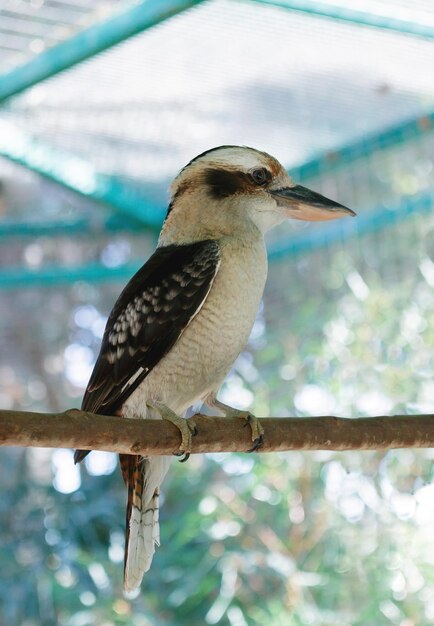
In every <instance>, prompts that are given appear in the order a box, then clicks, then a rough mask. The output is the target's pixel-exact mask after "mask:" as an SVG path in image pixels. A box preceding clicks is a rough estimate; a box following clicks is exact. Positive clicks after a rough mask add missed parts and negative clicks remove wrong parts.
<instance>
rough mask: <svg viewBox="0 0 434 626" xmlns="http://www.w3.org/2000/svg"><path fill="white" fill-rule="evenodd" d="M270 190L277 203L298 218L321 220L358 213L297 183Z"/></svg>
mask: <svg viewBox="0 0 434 626" xmlns="http://www.w3.org/2000/svg"><path fill="white" fill-rule="evenodd" d="M269 192H270V193H271V195H272V196H273V197H274V198H275V200H276V202H277V205H278V206H280V207H282V208H283V209H285V212H286V213H287V215H288V217H292V218H293V219H296V220H306V221H308V222H317V221H320V220H334V219H336V218H338V217H343V216H344V215H351V216H352V217H354V216H355V215H356V214H355V213H354V211H352V210H351V209H349V208H348V207H346V206H343V205H342V204H338V203H337V202H334V201H333V200H329V199H328V198H325V197H324V196H322V195H321V194H320V193H316V191H311V190H310V189H308V188H307V187H302V186H301V185H295V187H284V188H283V189H270V190H269Z"/></svg>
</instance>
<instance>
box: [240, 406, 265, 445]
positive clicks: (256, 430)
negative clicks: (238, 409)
mask: <svg viewBox="0 0 434 626" xmlns="http://www.w3.org/2000/svg"><path fill="white" fill-rule="evenodd" d="M240 417H243V418H244V419H245V420H246V423H245V424H244V426H250V429H251V431H252V442H253V445H252V447H251V448H249V449H248V450H247V452H256V450H259V448H261V447H262V446H263V445H264V429H263V427H262V424H261V422H260V421H259V420H258V418H257V417H255V416H254V415H252V414H251V413H245V414H244V415H240Z"/></svg>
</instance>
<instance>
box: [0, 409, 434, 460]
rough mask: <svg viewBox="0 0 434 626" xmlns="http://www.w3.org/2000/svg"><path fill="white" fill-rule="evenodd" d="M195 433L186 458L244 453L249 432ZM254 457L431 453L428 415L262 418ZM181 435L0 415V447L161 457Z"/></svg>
mask: <svg viewBox="0 0 434 626" xmlns="http://www.w3.org/2000/svg"><path fill="white" fill-rule="evenodd" d="M194 420H195V422H196V425H197V428H198V434H197V435H196V436H195V437H194V438H193V446H192V453H201V452H246V451H247V450H248V449H249V448H250V447H251V439H250V428H249V427H248V426H247V428H246V427H245V422H244V421H243V420H241V419H238V418H235V419H228V418H221V417H207V416H204V415H196V416H194ZM261 423H262V426H263V427H264V430H265V437H264V445H263V447H262V448H261V449H260V451H261V452H275V451H285V450H375V449H379V448H431V447H434V415H394V416H391V417H369V418H367V417H363V418H357V419H347V418H342V417H331V416H327V417H309V418H299V417H286V418H273V417H267V418H263V419H261ZM180 441H181V439H180V433H179V431H178V429H177V428H176V427H175V426H173V424H171V423H169V422H167V421H161V420H138V419H124V418H120V417H109V416H106V415H105V416H103V415H94V414H92V413H87V412H85V411H79V410H77V409H70V410H69V411H65V412H64V413H51V414H43V413H27V412H24V411H0V445H2V446H36V447H49V448H80V449H83V450H108V451H111V452H123V453H130V454H143V455H160V454H172V453H173V452H177V451H178V448H179V445H180Z"/></svg>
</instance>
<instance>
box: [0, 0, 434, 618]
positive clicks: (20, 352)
mask: <svg viewBox="0 0 434 626" xmlns="http://www.w3.org/2000/svg"><path fill="white" fill-rule="evenodd" d="M433 38H434V7H433V5H432V3H431V2H430V1H429V0H382V1H381V2H373V1H371V0H353V1H352V2H351V5H350V6H349V4H348V2H345V1H344V0H333V1H332V0H330V1H328V0H316V1H315V0H268V1H267V0H263V1H253V0H251V1H247V0H246V1H239V0H208V1H205V2H199V1H193V0H191V1H188V0H148V1H142V2H140V1H136V2H133V1H129V0H117V1H115V0H112V1H110V0H98V1H97V0H1V2H0V329H1V342H0V407H1V408H4V409H24V410H33V411H48V412H49V411H59V410H62V409H66V408H68V407H78V406H79V405H80V402H81V396H82V394H83V391H84V387H85V385H86V383H87V380H88V378H89V375H90V372H91V370H92V366H93V363H94V361H95V358H96V355H97V353H98V350H99V344H100V340H101V337H102V333H103V329H104V325H105V321H106V318H107V315H108V313H109V311H110V309H111V306H112V305H113V302H114V300H115V299H116V297H117V295H118V293H119V291H120V290H121V288H122V286H123V285H124V284H125V282H126V281H127V280H128V278H129V277H130V276H131V275H132V274H133V273H134V271H135V270H136V269H137V268H138V267H139V266H140V265H141V264H142V263H143V262H144V261H145V260H146V258H147V257H148V256H149V255H150V254H151V252H152V250H153V247H154V246H155V242H156V237H157V234H158V229H159V226H160V224H161V222H162V220H163V218H164V214H165V210H166V206H167V188H168V185H169V182H170V180H171V178H172V177H173V176H174V175H175V174H176V173H177V171H178V170H179V169H180V168H181V167H182V166H183V165H184V164H185V163H186V162H187V161H188V160H189V159H191V158H192V157H193V156H195V155H196V154H197V153H199V152H202V151H203V150H206V149H208V148H211V147H213V146H216V145H219V144H227V143H229V144H245V145H251V146H254V147H257V148H259V149H263V150H266V151H268V152H270V153H271V154H273V155H275V156H276V157H277V158H278V159H279V160H280V161H281V162H282V163H284V164H285V166H287V167H288V170H289V171H290V173H291V174H292V175H293V176H294V179H295V180H296V181H297V182H299V183H302V184H306V185H308V186H310V187H312V188H313V189H316V190H317V191H319V192H321V193H323V194H325V195H327V196H330V197H332V198H335V199H336V200H338V201H339V202H341V203H343V204H346V205H348V206H350V207H352V208H353V209H354V210H356V211H357V213H358V218H357V219H355V220H342V221H339V222H336V223H330V224H311V225H304V224H300V223H296V224H295V223H291V224H286V225H284V226H282V227H280V228H279V229H276V230H275V231H274V232H273V233H271V235H270V237H269V242H268V243H269V251H270V272H269V280H268V285H267V289H266V293H265V296H264V300H263V305H262V307H261V310H260V313H259V316H258V319H257V321H256V324H255V327H254V330H253V333H252V336H251V338H250V341H249V344H248V346H247V348H246V350H245V352H243V354H242V355H241V356H240V358H239V359H238V361H237V362H236V364H235V366H234V368H233V370H232V372H231V374H230V376H229V377H228V380H227V382H226V384H225V385H224V388H223V390H222V394H221V397H222V399H223V400H224V401H226V402H227V403H230V404H233V405H234V406H237V407H240V408H246V409H247V408H248V409H250V410H252V411H253V412H255V413H256V414H257V415H259V416H267V415H273V416H289V415H306V416H309V415H324V414H330V413H332V414H336V415H342V416H348V417H357V416H360V415H379V414H393V413H405V412H406V413H417V412H431V411H432V407H433V403H434V380H433V378H434V376H433V375H434V359H433V354H434V242H433V231H434V218H433V211H432V208H433V201H434V182H433V175H434V174H433V160H434V81H433V76H434V43H433ZM433 457H434V453H433V451H432V450H419V451H416V450H402V451H389V452H385V451H383V452H375V453H374V452H369V453H367V452H363V453H362V452H351V453H334V452H325V451H318V452H310V453H307V452H306V453H288V454H264V455H254V456H253V455H252V456H248V455H236V454H231V455H229V454H219V455H217V454H208V455H203V456H194V457H192V458H191V459H190V460H189V462H188V463H186V464H185V465H179V463H177V462H176V461H174V462H173V468H172V470H171V472H170V475H169V477H168V478H167V480H166V482H165V486H164V496H163V499H164V502H163V506H162V510H161V526H162V532H161V534H162V546H161V548H160V549H159V550H158V552H157V554H156V557H155V559H154V563H153V567H152V570H151V572H150V573H149V574H148V575H147V576H146V578H145V580H144V583H143V587H142V591H141V592H140V593H137V594H133V595H129V596H125V595H124V594H123V592H122V560H123V540H124V539H123V537H124V528H123V525H124V502H125V490H124V487H123V484H122V480H121V477H120V472H119V471H118V469H117V461H116V457H115V455H111V454H108V453H102V452H101V453H93V454H92V455H90V456H89V457H88V458H87V459H86V463H84V464H83V466H81V467H74V465H73V462H72V452H71V451H70V450H63V449H59V450H46V449H36V448H35V449H28V450H24V449H11V448H2V449H1V450H0V490H1V495H0V624H1V625H2V626H3V625H7V626H55V625H60V626H88V625H89V626H90V625H97V626H113V625H116V626H118V625H123V624H132V625H134V626H183V625H189V626H196V625H197V626H202V625H207V624H210V625H212V624H219V625H221V626H263V625H264V624H267V625H268V626H308V625H310V624H312V625H315V626H389V625H396V626H420V625H422V624H430V623H433V622H434V533H433V525H434V482H433V481H434V476H433V469H432V459H433Z"/></svg>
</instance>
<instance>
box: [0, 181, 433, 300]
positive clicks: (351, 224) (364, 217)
mask: <svg viewBox="0 0 434 626" xmlns="http://www.w3.org/2000/svg"><path fill="white" fill-rule="evenodd" d="M433 207H434V192H426V193H422V194H420V195H419V196H417V197H416V198H411V199H410V198H406V199H405V200H404V201H402V202H401V203H400V204H398V205H397V206H395V207H392V208H389V209H387V208H385V207H377V208H376V209H372V210H370V211H366V212H364V213H361V214H360V215H358V217H357V218H356V219H354V220H353V219H343V220H339V221H338V222H335V223H333V224H322V225H317V226H313V227H310V228H309V229H308V230H307V231H306V232H302V233H299V234H297V235H294V236H293V237H290V238H288V237H286V238H285V239H282V240H281V241H275V242H273V243H272V244H271V245H270V246H269V259H270V262H279V261H282V260H285V259H287V258H288V257H291V256H297V255H300V254H308V253H311V252H314V251H316V250H321V249H323V248H326V247H329V246H332V245H334V244H336V243H339V242H348V240H351V239H352V238H354V237H363V236H364V235H368V234H370V233H373V232H377V231H380V230H383V229H385V228H388V227H390V226H393V225H395V224H398V223H400V222H401V221H402V220H403V219H408V218H410V217H412V216H415V215H426V214H429V213H431V212H432V210H433ZM143 262H144V260H141V261H139V260H137V261H132V262H130V263H128V264H127V265H122V266H121V267H117V268H108V267H106V266H104V265H102V264H91V265H85V266H82V267H73V268H70V267H58V266H52V267H43V268H42V269H40V270H37V271H31V270H28V269H25V268H9V269H4V270H2V271H0V290H11V289H23V288H38V289H39V288H41V287H59V286H61V285H69V284H71V283H74V282H76V281H87V282H92V283H102V282H114V281H127V280H128V279H129V278H131V276H132V275H133V274H134V273H135V272H136V271H137V270H138V268H139V267H140V266H141V265H142V264H143Z"/></svg>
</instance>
